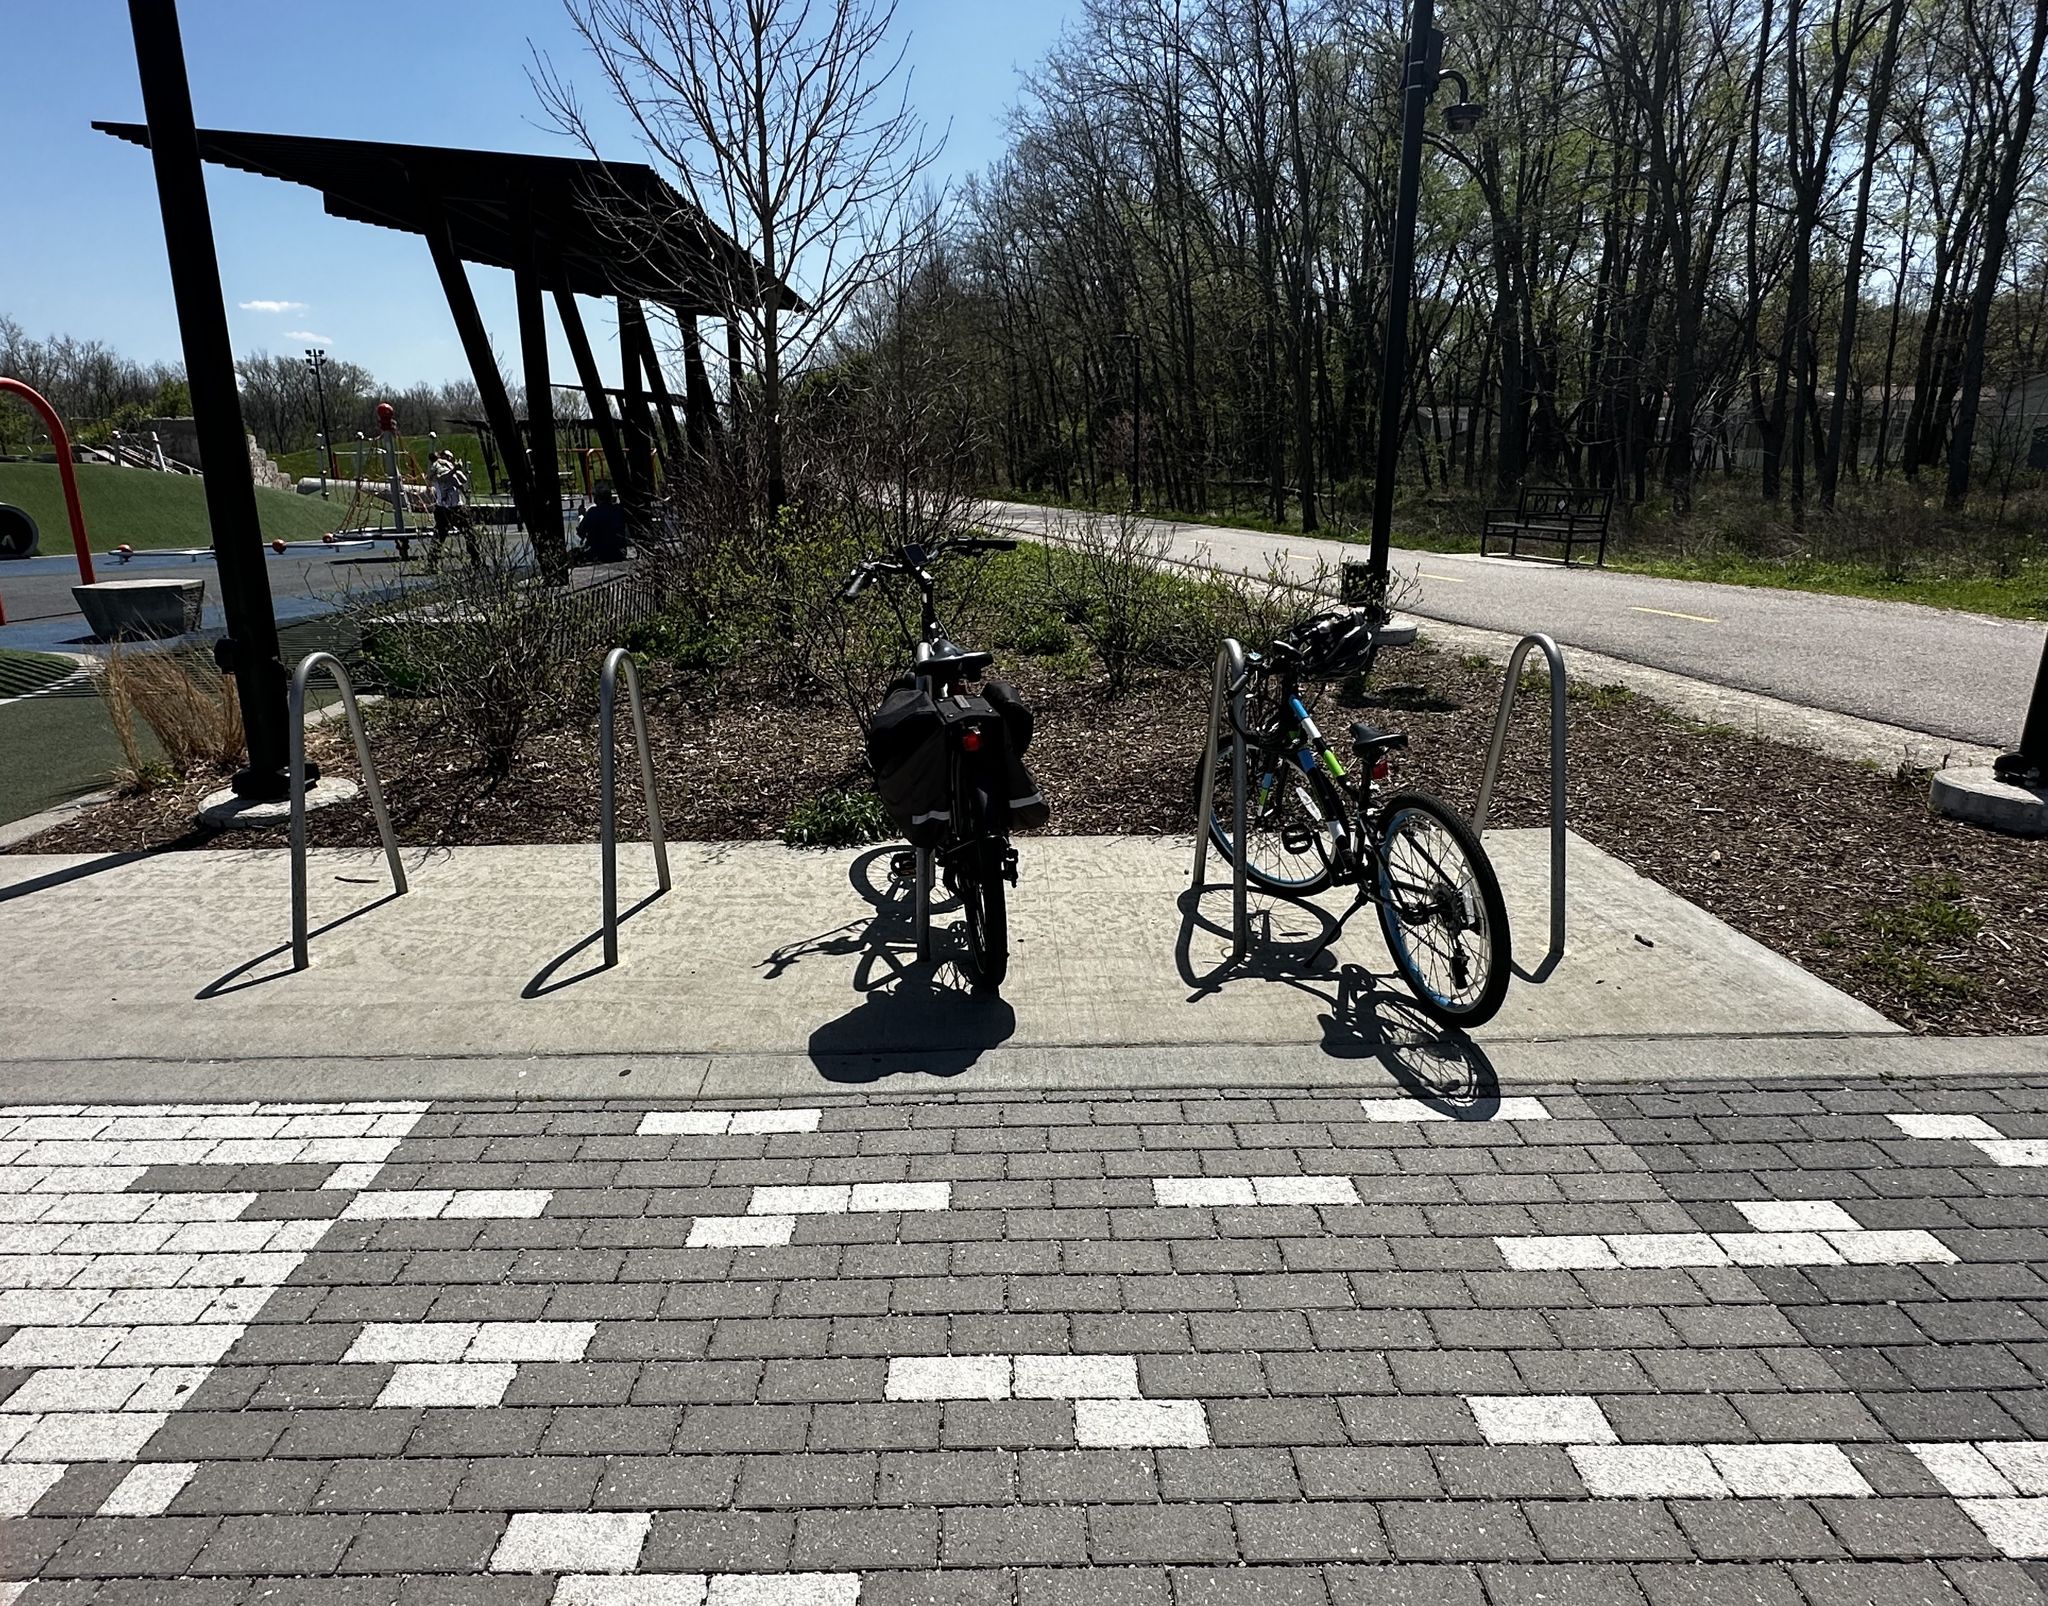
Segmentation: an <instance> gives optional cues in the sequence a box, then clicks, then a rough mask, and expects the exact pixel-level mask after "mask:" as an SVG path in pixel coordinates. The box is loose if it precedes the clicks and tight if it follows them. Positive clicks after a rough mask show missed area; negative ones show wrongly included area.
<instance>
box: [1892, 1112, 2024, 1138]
mask: <svg viewBox="0 0 2048 1606" xmlns="http://www.w3.org/2000/svg"><path fill="white" fill-rule="evenodd" d="M1890 1120H1891V1123H1892V1125H1893V1126H1895V1127H1897V1128H1898V1129H1899V1130H1900V1131H1901V1132H1903V1133H1905V1134H1906V1136H1907V1137H1909V1138H1997V1137H2003V1136H2004V1135H2005V1134H2004V1133H2002V1132H2000V1131H1999V1130H1998V1128H1997V1127H1995V1126H1993V1125H1992V1124H1991V1123H1990V1122H1989V1121H1987V1120H1985V1119H1984V1117H1983V1116H1981V1115H1894V1116H1892V1117H1890Z"/></svg>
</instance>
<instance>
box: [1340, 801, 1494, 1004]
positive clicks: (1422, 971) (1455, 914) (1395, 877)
mask: <svg viewBox="0 0 2048 1606" xmlns="http://www.w3.org/2000/svg"><path fill="white" fill-rule="evenodd" d="M1377 836H1378V844H1377V848H1376V851H1375V854H1374V857H1375V859H1376V861H1377V863H1378V867H1379V869H1378V880H1379V888H1378V890H1379V899H1378V903H1379V912H1380V930H1381V931H1382V932H1383V933H1385V935H1386V939H1387V951H1388V952H1389V953H1390V954H1392V955H1393V959H1394V966H1395V968H1396V969H1397V970H1399V971H1400V972H1401V979H1402V980H1403V981H1405V982H1406V983H1407V984H1408V987H1409V989H1410V990H1411V991H1412V992H1413V993H1414V994H1415V997H1416V1000H1417V1002H1418V1003H1420V1004H1421V1006H1422V1008H1423V1010H1424V1012H1425V1013H1427V1014H1428V1015H1429V1016H1430V1017H1431V1018H1432V1019H1435V1020H1438V1021H1441V1022H1442V1023H1443V1024H1444V1025H1446V1026H1456V1027H1468V1026H1478V1025H1481V1024H1483V1023H1484V1022H1486V1021H1489V1020H1492V1019H1493V1017H1494V1015H1495V1013H1496V1012H1497V1011H1498V1010H1499V1009H1500V1006H1501V1000H1502V999H1504V998H1505V997H1506V996H1507V991H1508V973H1509V970H1510V969H1511V967H1512V964H1513V959H1512V955H1511V952H1510V948H1509V942H1508V910H1507V903H1506V901H1505V900H1504V899H1503V898H1502V897H1501V892H1500V880H1499V878H1498V877H1496V876H1495V875H1494V873H1493V863H1492V861H1491V860H1489V859H1488V858H1487V856H1486V850H1485V849H1484V848H1483V847H1481V846H1480V845H1479V838H1478V837H1476V836H1474V835H1473V834H1472V828H1471V827H1470V826H1469V825H1467V824H1466V823H1465V822H1464V820H1462V819H1461V818H1459V816H1458V815H1456V814H1454V813H1453V812H1452V811H1451V810H1450V808H1448V807H1447V806H1446V805H1445V804H1443V803H1441V802H1439V801H1438V800H1437V799H1435V798H1433V797H1431V796H1430V795H1429V794H1428V793H1427V792H1396V793H1395V794H1394V795H1393V796H1392V797H1390V798H1388V799H1387V801H1386V804H1385V806H1384V807H1382V808H1381V810H1380V813H1379V820H1378V830H1377Z"/></svg>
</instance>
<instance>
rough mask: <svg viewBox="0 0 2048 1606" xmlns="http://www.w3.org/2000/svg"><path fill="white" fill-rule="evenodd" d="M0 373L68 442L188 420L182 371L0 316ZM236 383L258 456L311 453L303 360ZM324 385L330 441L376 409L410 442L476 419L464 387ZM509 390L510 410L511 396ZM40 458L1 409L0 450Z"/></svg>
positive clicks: (243, 375) (265, 367) (19, 410)
mask: <svg viewBox="0 0 2048 1606" xmlns="http://www.w3.org/2000/svg"><path fill="white" fill-rule="evenodd" d="M0 374H6V375H9V376H10V377H12V378H15V379H19V380H21V381H22V382H23V383H24V384H26V385H28V386H30V387H31V388H33V389H34V390H37V391H39V392H40V393H41V394H42V396H43V397H44V399H45V400H47V401H48V402H49V403H50V405H51V406H52V407H54V408H56V409H57V414H58V416H59V417H60V418H62V419H63V420H64V421H65V428H66V429H67V430H68V431H69V432H70V434H71V436H72V438H73V439H74V440H81V441H88V442H90V441H94V440H96V439H103V438H104V437H105V435H106V433H107V432H108V431H109V430H110V429H114V428H120V427H123V426H124V425H125V424H128V423H132V422H139V421H140V420H142V419H144V418H176V417H182V416H185V415H186V414H189V413H190V412H191V411H192V398H191V395H190V393H189V392H187V390H186V389H185V370H184V366H183V365H182V364H177V363H142V362H136V361H134V360H133V359H132V358H128V357H123V356H122V355H121V354H120V353H119V352H117V351H115V350H114V349H113V348H112V347H111V346H108V345H107V344H106V343H105V342H103V341H98V340H81V339H78V338H76V337H74V336H71V335H52V336H49V337H47V338H42V337H37V336H33V335H30V334H29V333H28V331H27V330H25V329H23V328H22V326H21V325H20V324H18V323H16V322H14V321H13V320H12V319H10V318H7V317H4V316H0ZM235 376H236V379H237V381H238V382H239V385H240V389H241V393H242V422H243V424H244V425H245V426H247V428H248V430H249V432H250V433H251V434H253V435H254V436H255V437H256V440H257V442H258V444H260V445H261V446H262V447H263V449H264V450H265V451H266V452H271V453H277V452H296V451H304V450H307V449H308V448H310V447H311V446H312V445H313V437H314V434H315V433H316V432H317V431H318V430H319V428H320V410H319V406H318V400H317V398H316V396H315V395H314V391H313V374H312V370H311V369H310V368H308V367H307V366H306V363H305V361H304V359H303V358H302V357H300V356H299V355H298V354H297V353H289V354H286V353H278V354H275V355H273V354H272V353H270V352H264V351H257V352H252V353H250V354H249V355H247V356H245V357H242V358H240V359H238V360H237V361H236V363H235ZM323 383H324V385H325V388H326V392H327V417H328V421H329V423H330V424H331V425H332V426H333V429H334V434H335V437H336V439H337V440H338V441H350V440H353V439H354V438H355V433H356V431H357V430H362V431H364V432H365V433H374V432H375V430H376V427H377V419H376V412H377V403H379V402H381V401H388V402H390V403H391V404H392V405H393V406H395V407H396V408H397V409H398V418H399V424H400V427H401V428H402V429H404V431H405V432H406V434H407V435H409V436H424V435H425V434H426V433H427V431H428V430H430V429H434V430H446V429H447V428H448V424H449V421H450V420H452V419H456V418H476V417H479V416H480V415H481V412H482V406H483V404H482V402H481V400H480V399H479V397H478V395H477V389H476V385H475V384H474V383H473V382H472V381H470V380H467V379H462V380H454V381H450V382H447V383H443V384H439V385H430V384H417V385H411V386H408V387H406V388H405V389H403V390H393V389H389V388H387V387H385V386H381V385H379V384H378V383H377V379H376V376H375V375H374V374H372V373H371V372H370V371H369V369H367V368H365V367H363V366H362V365H361V364H360V363H352V362H348V361H346V360H344V359H342V358H338V357H330V358H328V359H327V362H326V365H325V373H324V375H323ZM513 391H514V396H515V405H518V401H517V400H516V398H517V396H518V387H517V386H514V387H513ZM556 410H557V412H562V413H570V414H574V413H577V412H578V411H579V410H580V409H578V407H577V406H576V405H575V403H574V401H573V399H572V398H569V397H564V398H562V399H561V400H558V402H557V404H556ZM48 449H49V442H48V440H47V439H46V438H45V436H44V434H43V428H42V424H41V421H40V420H38V419H37V418H36V417H35V415H34V414H33V413H31V412H30V411H29V410H28V409H27V408H26V407H22V406H20V405H18V404H16V403H14V402H11V401H0V451H9V452H25V451H31V450H42V451H47V450H48Z"/></svg>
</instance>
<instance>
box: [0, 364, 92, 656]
mask: <svg viewBox="0 0 2048 1606" xmlns="http://www.w3.org/2000/svg"><path fill="white" fill-rule="evenodd" d="M0 394H4V395H8V396H18V397H20V398H21V399H22V400H23V401H24V402H26V403H28V405H29V406H30V407H32V408H33V409H35V411H36V413H37V415H38V416H39V417H40V418H41V419H42V421H43V428H44V429H46V430H48V431H49V432H50V444H51V445H52V446H54V447H55V448H56V449H57V474H58V477H59V478H61V479H62V480H63V482H64V511H65V513H66V514H68V515H69V517H70V520H71V549H72V550H73V551H74V552H76V553H77V554H78V579H79V583H80V584H82V585H91V584H92V583H93V573H92V545H91V543H90V542H89V541H88V540H87V539H86V534H85V509H84V507H83V506H82V505H81V504H80V502H79V500H78V474H77V471H76V470H75V469H74V468H73V467H72V466H71V437H70V435H69V434H68V433H66V431H65V429H64V420H63V419H61V418H59V417H58V416H57V409H56V408H54V407H52V406H51V405H50V404H49V403H48V402H47V401H45V400H43V398H42V397H41V396H40V395H38V394H37V393H36V392H35V391H34V390H33V389H31V388H30V387H29V386H27V385H24V384H23V383H22V382H21V381H20V380H18V379H9V378H7V377H6V376H4V375H0ZM23 555H24V556H26V555H27V554H23ZM6 622H7V605H6V603H5V601H4V600H0V625H4V624H5V623H6Z"/></svg>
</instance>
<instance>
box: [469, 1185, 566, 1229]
mask: <svg viewBox="0 0 2048 1606" xmlns="http://www.w3.org/2000/svg"><path fill="white" fill-rule="evenodd" d="M554 1196H555V1194H554V1190H553V1189H552V1188H462V1189H458V1190H457V1191H456V1194H455V1197H454V1198H453V1199H451V1200H449V1201H448V1208H447V1209H445V1210H443V1211H442V1212H441V1218H442V1219H443V1220H444V1221H454V1220H469V1221H480V1220H485V1219H494V1220H509V1221H532V1220H534V1219H535V1218H537V1217H538V1216H539V1215H540V1214H541V1212H542V1211H544V1210H546V1209H547V1207H548V1201H549V1200H550V1199H552V1198H554Z"/></svg>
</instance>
